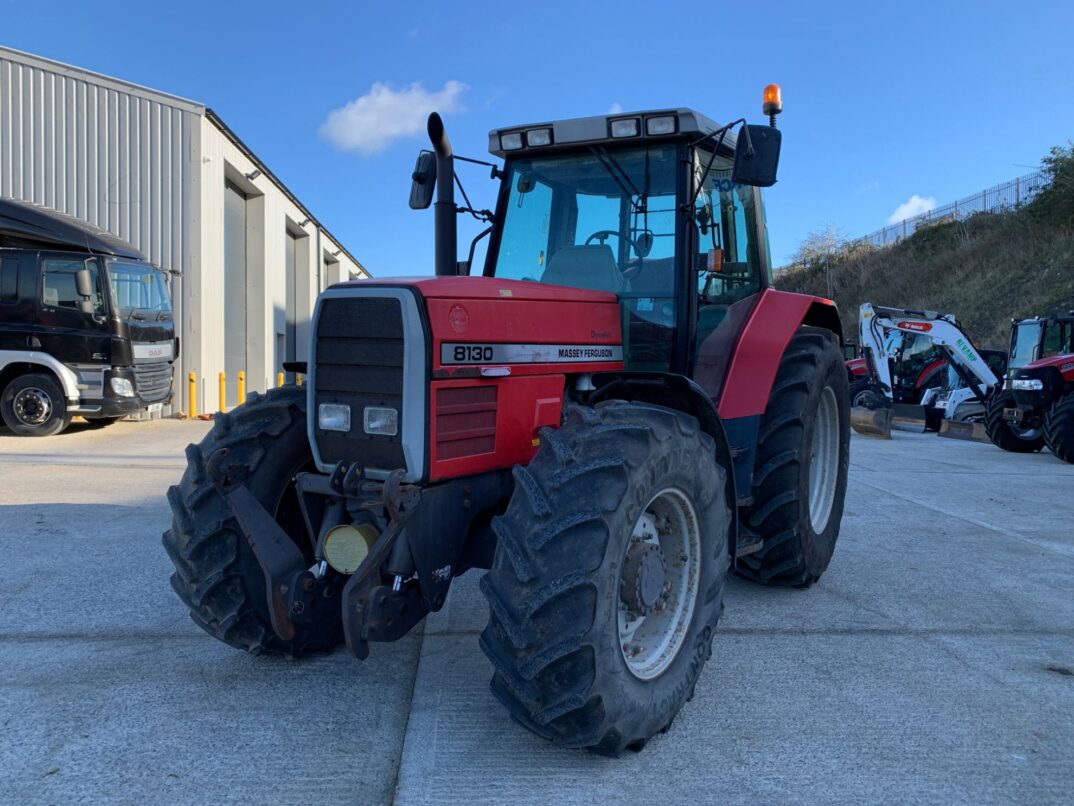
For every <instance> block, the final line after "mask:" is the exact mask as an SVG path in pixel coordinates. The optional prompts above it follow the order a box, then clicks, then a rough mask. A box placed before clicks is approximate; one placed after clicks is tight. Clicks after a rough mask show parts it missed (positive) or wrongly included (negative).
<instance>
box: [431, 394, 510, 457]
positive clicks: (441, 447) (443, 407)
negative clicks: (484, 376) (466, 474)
mask: <svg viewBox="0 0 1074 806" xmlns="http://www.w3.org/2000/svg"><path fill="white" fill-rule="evenodd" d="M494 450H496V387H495V386H492V385H489V386H463V387H449V388H446V389H440V390H438V391H437V393H436V458H437V459H458V458H460V457H463V456H474V455H476V454H479V453H492V452H493V451H494Z"/></svg>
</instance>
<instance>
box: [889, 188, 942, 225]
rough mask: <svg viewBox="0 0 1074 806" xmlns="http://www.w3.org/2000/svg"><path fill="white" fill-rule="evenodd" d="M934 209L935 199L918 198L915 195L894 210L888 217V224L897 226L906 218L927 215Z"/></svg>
mask: <svg viewBox="0 0 1074 806" xmlns="http://www.w3.org/2000/svg"><path fill="white" fill-rule="evenodd" d="M934 207H936V199H935V198H933V197H932V196H918V195H917V194H916V193H915V194H914V195H913V196H911V197H910V198H909V199H907V200H906V201H904V202H903V203H902V204H900V205H899V206H898V207H896V208H895V212H894V213H892V214H891V215H890V216H888V223H889V224H898V223H899V222H900V221H903V220H905V219H907V218H913V217H914V216H915V215H921V214H922V213H927V212H928V211H929V210H932V209H933V208H934Z"/></svg>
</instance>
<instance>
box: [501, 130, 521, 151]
mask: <svg viewBox="0 0 1074 806" xmlns="http://www.w3.org/2000/svg"><path fill="white" fill-rule="evenodd" d="M500 148H501V149H503V150H504V151H517V150H518V149H520V148H522V132H511V133H510V134H501V135H500Z"/></svg>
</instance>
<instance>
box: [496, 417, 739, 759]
mask: <svg viewBox="0 0 1074 806" xmlns="http://www.w3.org/2000/svg"><path fill="white" fill-rule="evenodd" d="M515 480H516V485H515V492H514V494H513V496H512V498H511V502H510V504H509V506H508V507H507V511H506V513H505V514H504V515H502V516H500V517H498V518H496V519H495V520H494V521H493V530H494V532H495V533H496V536H497V539H498V542H497V547H496V556H495V560H494V562H493V565H492V568H491V570H489V572H488V573H487V574H486V575H485V576H484V577H483V578H482V580H481V589H482V591H483V592H484V594H485V596H486V598H487V599H488V602H489V623H488V626H487V627H486V628H485V631H484V632H483V633H482V635H481V648H482V649H483V650H484V652H485V654H486V655H487V656H488V658H489V660H490V661H492V665H493V669H494V675H493V678H492V691H493V693H494V694H495V695H496V697H497V698H499V699H500V701H501V702H503V704H504V705H505V706H507V709H508V710H509V711H510V713H511V716H512V717H514V719H515V720H516V721H518V722H519V723H520V724H522V725H523V726H524V727H526V728H528V729H529V730H531V731H532V732H534V733H536V734H537V735H539V736H542V737H544V738H546V739H549V740H550V741H552V742H554V743H556V744H559V745H563V746H567V747H584V748H589V749H591V750H593V751H595V752H598V753H601V754H604V755H612V756H615V755H618V754H620V753H621V752H622V751H623V750H624V749H628V748H629V749H632V750H640V749H641V748H642V747H643V746H644V744H645V743H646V742H647V741H648V740H649V739H650V738H651V737H652V736H653V735H654V734H656V733H657V732H660V731H666V730H667V729H668V728H669V727H670V725H671V721H672V719H674V717H675V715H676V714H677V713H678V711H679V709H680V708H682V706H683V704H684V703H685V702H686V701H687V700H688V699H689V698H690V697H691V696H693V691H694V686H695V684H696V683H697V678H698V675H699V674H700V673H701V668H702V667H703V666H704V665H705V661H706V660H708V658H709V656H710V654H711V651H712V649H711V645H712V635H713V631H714V630H715V629H716V622H717V620H718V619H719V617H720V614H721V613H722V611H723V587H724V581H725V579H726V576H727V567H728V563H729V556H728V544H727V541H728V534H729V532H730V528H731V511H730V508H729V506H728V504H727V498H726V485H727V484H728V476H727V470H726V469H724V468H722V467H720V466H719V465H718V464H717V462H716V459H715V446H714V443H713V441H712V438H711V437H709V436H708V435H707V434H705V433H704V432H702V431H701V430H700V428H699V426H698V423H697V420H695V419H694V418H693V417H690V416H688V415H686V414H682V413H680V412H677V411H673V410H671V409H666V408H662V407H659V406H652V405H645V404H633V403H623V402H621V401H608V402H606V403H602V404H599V405H598V406H597V407H596V408H593V409H590V408H583V407H574V408H572V409H571V410H570V412H569V413H568V416H567V420H566V422H565V423H564V425H563V426H562V427H561V428H559V429H558V430H551V429H544V430H543V431H542V432H541V447H540V450H539V451H538V452H537V455H536V456H535V457H534V459H533V461H532V462H530V464H529V465H527V466H525V467H522V466H519V467H516V468H515Z"/></svg>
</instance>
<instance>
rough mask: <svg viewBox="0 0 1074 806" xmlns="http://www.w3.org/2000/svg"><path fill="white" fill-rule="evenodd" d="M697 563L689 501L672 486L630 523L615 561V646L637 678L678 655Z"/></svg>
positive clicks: (693, 597) (656, 672)
mask: <svg viewBox="0 0 1074 806" xmlns="http://www.w3.org/2000/svg"><path fill="white" fill-rule="evenodd" d="M700 566H701V529H700V526H699V523H698V519H697V513H696V512H695V511H694V506H693V504H692V503H691V502H690V499H689V498H688V497H687V496H686V494H685V493H683V492H682V490H679V489H678V488H676V487H668V488H666V489H664V490H661V491H660V492H658V493H657V494H656V495H654V496H653V497H652V498H651V499H650V500H649V503H648V504H646V506H645V509H644V510H642V514H641V516H640V517H639V518H638V521H637V523H636V524H634V529H633V531H632V533H631V536H630V542H629V543H628V545H627V548H626V550H625V551H624V553H623V560H622V562H621V563H620V566H619V567H620V575H619V614H618V619H619V648H620V651H621V652H622V654H623V660H624V661H626V665H627V669H629V670H630V673H631V674H632V675H634V676H635V677H636V678H638V679H639V680H652V679H654V678H656V677H659V676H660V675H661V674H663V673H664V672H665V671H667V669H668V667H669V666H671V664H672V662H673V661H674V660H675V658H676V657H678V654H679V651H680V650H681V649H682V646H683V643H684V641H685V639H686V633H687V631H688V630H689V628H690V623H691V622H692V621H693V616H694V605H695V603H696V601H697V591H698V586H699V584H700V575H701V574H700V571H701V568H700ZM661 571H662V574H661Z"/></svg>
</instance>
